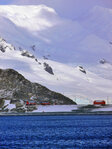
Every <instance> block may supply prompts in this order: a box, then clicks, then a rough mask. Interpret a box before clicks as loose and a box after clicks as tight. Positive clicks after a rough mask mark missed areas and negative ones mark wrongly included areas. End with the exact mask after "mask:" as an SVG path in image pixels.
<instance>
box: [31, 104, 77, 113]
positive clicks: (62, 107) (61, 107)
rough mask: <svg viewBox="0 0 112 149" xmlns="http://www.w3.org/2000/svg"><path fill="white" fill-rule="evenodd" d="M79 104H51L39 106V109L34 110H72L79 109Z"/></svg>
mask: <svg viewBox="0 0 112 149" xmlns="http://www.w3.org/2000/svg"><path fill="white" fill-rule="evenodd" d="M77 109H78V106H77V105H50V106H41V105H40V106H38V107H37V110H34V111H33V112H70V111H72V110H77Z"/></svg>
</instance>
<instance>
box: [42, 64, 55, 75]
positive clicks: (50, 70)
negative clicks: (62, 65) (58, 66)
mask: <svg viewBox="0 0 112 149" xmlns="http://www.w3.org/2000/svg"><path fill="white" fill-rule="evenodd" d="M44 70H45V71H47V72H48V73H50V74H51V75H54V72H53V69H52V67H51V66H49V64H47V63H44Z"/></svg>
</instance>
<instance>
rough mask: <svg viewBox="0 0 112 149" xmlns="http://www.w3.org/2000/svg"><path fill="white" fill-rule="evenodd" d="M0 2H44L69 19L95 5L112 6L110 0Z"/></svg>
mask: <svg viewBox="0 0 112 149" xmlns="http://www.w3.org/2000/svg"><path fill="white" fill-rule="evenodd" d="M0 4H1V5H3V4H4V5H6V4H16V5H34V4H37V5H39V4H45V5H47V6H49V7H52V8H54V9H55V10H56V12H57V13H58V14H59V15H60V16H62V17H67V18H71V19H76V18H77V17H79V16H80V15H82V14H84V13H85V12H86V11H89V9H91V8H92V7H94V6H96V5H99V6H102V7H107V8H112V0H0Z"/></svg>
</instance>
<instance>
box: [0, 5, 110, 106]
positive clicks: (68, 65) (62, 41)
mask: <svg viewBox="0 0 112 149" xmlns="http://www.w3.org/2000/svg"><path fill="white" fill-rule="evenodd" d="M111 17H112V10H111V9H107V8H103V7H99V6H95V7H94V8H93V9H91V11H89V12H87V13H86V14H84V15H83V16H81V17H80V18H77V19H76V20H70V19H68V18H67V19H65V18H63V17H60V16H59V15H58V13H57V12H56V11H55V10H54V9H53V8H50V7H47V6H45V5H31V6H15V5H10V6H0V36H1V37H2V38H1V39H0V67H1V68H13V69H15V70H17V71H19V72H20V73H22V74H23V75H24V76H25V77H26V78H27V79H29V80H30V81H33V82H38V83H40V84H42V85H45V86H47V87H48V88H50V89H52V90H54V91H58V92H61V93H63V94H64V95H66V96H68V97H70V98H72V99H74V100H75V98H77V100H76V102H78V103H88V100H89V102H91V101H92V100H94V99H97V98H98V99H99V98H104V99H106V98H107V96H108V97H109V98H111V96H112V85H111V84H112V78H111V74H112V65H111V62H112V60H111V59H112V45H111V44H110V42H111V36H112V32H111ZM3 39H6V41H4V40H3ZM9 43H10V44H11V45H10V44H9ZM12 45H14V46H15V48H14V47H13V46H12ZM4 49H5V50H4ZM102 59H105V60H107V62H109V63H103V64H102V63H100V61H101V60H102Z"/></svg>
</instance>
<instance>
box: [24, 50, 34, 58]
mask: <svg viewBox="0 0 112 149" xmlns="http://www.w3.org/2000/svg"><path fill="white" fill-rule="evenodd" d="M21 55H22V56H26V57H29V58H35V56H34V55H32V54H30V53H29V52H28V51H22V53H21Z"/></svg>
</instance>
